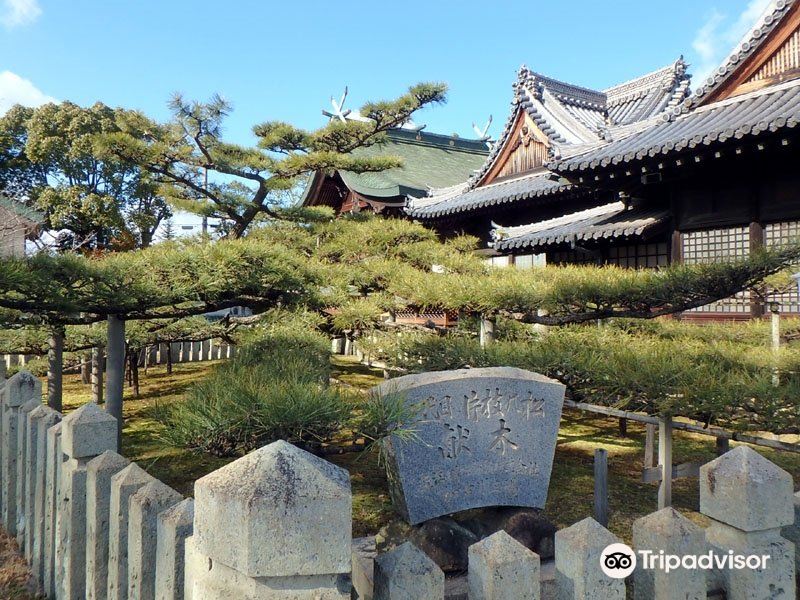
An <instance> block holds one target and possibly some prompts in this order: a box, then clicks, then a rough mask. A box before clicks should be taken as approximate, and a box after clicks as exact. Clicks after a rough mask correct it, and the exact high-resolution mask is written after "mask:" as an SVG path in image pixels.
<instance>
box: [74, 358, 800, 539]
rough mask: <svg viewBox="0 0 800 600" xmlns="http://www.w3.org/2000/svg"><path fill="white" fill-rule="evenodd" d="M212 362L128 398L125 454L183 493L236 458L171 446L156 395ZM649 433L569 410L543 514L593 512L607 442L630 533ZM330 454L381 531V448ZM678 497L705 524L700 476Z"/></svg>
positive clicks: (351, 364) (344, 371) (682, 482)
mask: <svg viewBox="0 0 800 600" xmlns="http://www.w3.org/2000/svg"><path fill="white" fill-rule="evenodd" d="M332 361H333V377H334V378H335V379H336V381H338V382H339V384H340V385H345V386H348V387H353V388H357V389H368V388H370V387H372V386H374V385H376V384H378V383H380V382H382V381H383V371H382V370H380V369H375V368H372V367H367V366H365V365H361V364H359V363H358V362H356V361H355V360H354V359H352V358H344V357H339V356H335V357H333V358H332ZM214 365H215V363H213V362H211V363H208V362H204V363H186V364H180V365H175V368H174V371H173V374H172V375H171V376H168V375H167V374H166V372H165V370H164V369H163V368H162V367H156V368H151V369H150V370H149V371H148V373H147V374H144V373H142V374H141V377H140V380H141V394H140V396H139V397H138V398H133V397H130V396H126V398H125V403H124V406H125V417H126V424H125V428H124V430H123V450H122V451H123V454H124V455H125V456H126V457H128V458H130V459H131V460H135V461H137V462H138V463H139V464H140V465H141V466H142V467H143V468H144V469H145V470H147V471H148V472H149V473H150V474H151V475H153V476H154V477H157V478H158V479H160V480H161V481H163V482H164V483H166V484H167V485H170V486H172V487H173V488H175V489H176V490H178V491H179V492H181V493H182V494H184V495H192V488H193V483H194V481H195V480H196V479H198V478H199V477H202V476H203V475H205V474H207V473H209V472H211V471H213V470H215V469H217V468H219V467H221V466H223V465H225V464H227V463H228V462H229V461H230V460H232V459H220V458H214V457H211V456H209V455H206V454H199V453H196V452H192V451H189V450H184V449H181V448H175V447H172V446H169V445H168V444H166V443H165V442H164V441H163V440H162V438H161V436H160V431H161V424H160V423H159V422H158V421H157V420H155V418H154V416H153V413H154V412H155V411H153V408H154V407H155V406H156V403H168V402H174V401H176V400H179V399H180V398H181V397H182V394H183V392H184V391H185V390H186V389H187V387H188V386H189V385H191V384H192V383H193V382H195V381H198V380H200V379H201V378H203V377H204V376H205V375H207V374H208V373H209V372H210V370H211V369H213V368H214ZM64 391H65V408H66V410H70V409H73V408H76V407H77V406H80V405H81V404H82V403H84V402H86V401H88V399H89V389H88V386H85V385H83V384H81V383H80V379H79V377H78V376H73V375H70V376H67V377H65V382H64ZM126 392H127V390H126ZM644 437H645V429H644V426H640V425H638V424H636V423H633V422H631V423H629V426H628V435H627V437H621V436H620V435H619V430H618V424H617V420H616V419H605V418H598V417H597V416H595V415H589V414H587V413H580V412H575V411H566V412H565V413H564V415H563V418H562V422H561V428H560V431H559V438H558V444H557V446H556V457H555V461H554V467H553V473H552V477H551V482H550V493H549V497H548V501H547V505H546V507H545V514H546V515H547V516H548V517H549V518H550V519H551V520H552V521H553V522H554V523H555V524H556V525H558V526H559V527H566V526H569V525H571V524H573V523H575V522H577V521H579V520H581V519H583V518H584V517H587V516H591V515H592V513H593V456H594V451H595V449H596V448H605V449H606V450H607V451H608V462H609V503H610V514H611V521H610V523H609V529H611V530H612V531H613V532H614V533H615V534H617V535H618V536H620V537H621V538H623V539H626V540H630V536H631V525H632V523H633V521H634V520H636V519H637V518H639V517H641V516H644V515H646V514H648V513H650V512H652V511H654V510H655V509H656V507H657V500H656V497H657V486H656V485H655V484H644V483H642V482H641V471H642V466H643V464H642V463H643V458H644ZM733 445H735V443H734V444H732V446H733ZM757 450H758V452H760V453H761V454H763V455H764V456H766V457H767V458H768V459H770V460H771V461H773V462H775V463H776V464H778V465H779V466H781V467H782V468H784V469H786V470H787V471H789V472H790V473H791V474H792V476H793V477H794V478H795V480H796V481H798V482H800V455H798V454H791V453H787V452H780V451H777V450H771V449H767V448H758V449H757ZM673 454H674V462H675V464H679V463H683V462H700V463H703V462H707V461H709V460H712V459H713V458H714V457H715V454H714V438H712V437H706V436H701V435H698V434H689V433H685V432H676V433H675V437H674V448H673ZM329 460H331V461H332V462H334V463H336V464H338V465H340V466H342V467H344V468H346V469H347V470H348V471H350V473H351V476H352V485H353V528H354V535H356V536H362V535H367V534H370V533H375V532H376V531H377V530H378V529H379V528H380V527H382V526H383V525H385V524H386V523H388V522H389V521H391V520H392V519H393V518H395V513H394V511H393V509H392V505H391V499H390V497H389V493H388V488H387V484H386V477H385V475H384V472H383V469H382V467H381V466H380V465H379V464H378V460H377V456H375V455H373V454H343V455H338V456H331V457H329ZM673 502H674V506H675V508H677V509H678V510H680V511H681V512H682V513H684V514H686V515H687V516H688V517H689V518H691V519H693V520H695V521H696V522H698V523H700V524H702V523H703V522H704V518H703V517H702V515H700V514H699V513H698V512H697V510H698V506H699V496H698V485H697V480H696V479H679V480H676V481H675V482H673Z"/></svg>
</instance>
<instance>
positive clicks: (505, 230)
mask: <svg viewBox="0 0 800 600" xmlns="http://www.w3.org/2000/svg"><path fill="white" fill-rule="evenodd" d="M624 208H625V203H624V202H620V201H619V200H618V201H616V202H610V203H608V204H603V205H601V206H593V207H592V208H587V209H584V210H579V211H576V212H572V213H567V214H566V215H561V216H560V217H554V218H552V219H546V220H544V221H537V222H536V223H528V224H527V225H514V226H511V227H503V226H501V225H497V226H496V227H493V228H492V232H491V235H492V239H498V237H499V236H507V237H512V236H515V235H524V234H527V233H536V232H537V231H543V230H544V229H550V228H551V227H557V226H559V225H563V224H566V223H571V222H572V221H574V220H580V219H583V218H587V219H588V218H589V217H595V216H599V215H603V214H606V213H610V212H612V211H620V210H623V209H624ZM496 236H497V237H496Z"/></svg>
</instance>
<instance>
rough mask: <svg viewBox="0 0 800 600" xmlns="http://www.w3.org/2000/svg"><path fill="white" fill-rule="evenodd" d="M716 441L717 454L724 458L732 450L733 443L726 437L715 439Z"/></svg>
mask: <svg viewBox="0 0 800 600" xmlns="http://www.w3.org/2000/svg"><path fill="white" fill-rule="evenodd" d="M715 439H716V443H715V451H716V453H717V456H722V455H723V454H725V453H726V452H727V451H728V450H730V448H731V441H730V440H729V439H728V438H726V437H718V438H715Z"/></svg>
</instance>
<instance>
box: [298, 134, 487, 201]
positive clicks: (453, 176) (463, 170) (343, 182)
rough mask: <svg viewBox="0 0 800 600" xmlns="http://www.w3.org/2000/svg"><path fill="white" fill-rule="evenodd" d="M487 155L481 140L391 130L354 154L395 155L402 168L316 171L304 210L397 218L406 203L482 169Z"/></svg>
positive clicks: (460, 180) (462, 180) (463, 179)
mask: <svg viewBox="0 0 800 600" xmlns="http://www.w3.org/2000/svg"><path fill="white" fill-rule="evenodd" d="M488 153H489V150H488V148H487V146H486V143H485V142H484V141H482V140H467V139H461V138H459V137H457V136H447V135H440V134H436V133H427V132H425V131H422V130H417V129H410V128H396V129H391V130H389V131H388V132H387V134H386V139H385V140H384V141H383V142H381V143H378V144H374V145H372V146H368V147H365V148H359V149H357V150H355V151H354V153H353V154H355V155H357V156H396V157H399V158H400V159H402V161H403V166H402V167H400V168H396V169H389V170H387V171H381V172H377V173H352V172H348V171H339V170H335V171H327V172H325V171H317V172H316V173H315V174H314V175H313V177H312V178H311V181H310V182H309V184H308V186H307V187H306V189H305V193H304V195H303V199H302V202H303V206H330V207H332V208H333V209H334V210H335V211H336V213H337V214H340V213H346V212H360V211H364V210H368V211H372V212H375V213H378V214H383V215H386V216H396V215H402V214H403V210H404V208H405V206H406V203H407V201H408V200H409V199H411V198H420V197H423V196H426V195H428V193H430V191H431V189H435V188H443V187H449V186H452V185H455V184H458V183H462V182H464V181H466V180H467V179H468V178H469V177H470V176H471V175H472V174H473V173H474V172H475V171H476V170H477V169H479V168H480V167H481V165H483V163H484V162H485V160H486V157H487V155H488Z"/></svg>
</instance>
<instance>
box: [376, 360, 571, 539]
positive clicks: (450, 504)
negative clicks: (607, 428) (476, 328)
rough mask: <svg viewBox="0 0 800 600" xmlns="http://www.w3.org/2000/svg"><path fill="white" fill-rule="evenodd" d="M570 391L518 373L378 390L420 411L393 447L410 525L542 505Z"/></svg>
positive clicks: (394, 486) (443, 376)
mask: <svg viewBox="0 0 800 600" xmlns="http://www.w3.org/2000/svg"><path fill="white" fill-rule="evenodd" d="M564 391H565V388H564V385H562V384H561V383H559V382H557V381H555V380H553V379H550V378H548V377H545V376H543V375H540V374H538V373H532V372H530V371H525V370H522V369H516V368H511V367H490V368H481V369H461V370H456V371H442V372H434V373H422V374H419V375H406V376H404V377H399V378H397V379H393V380H390V381H387V382H386V383H383V384H381V385H379V386H377V387H376V388H373V390H372V393H373V394H377V395H378V396H379V397H380V398H381V399H382V400H383V401H392V400H391V399H394V401H397V400H400V401H402V402H404V403H405V404H406V406H407V407H409V408H410V409H412V413H413V415H414V422H413V423H410V424H409V425H407V426H404V429H406V430H407V431H408V432H409V433H408V434H407V435H397V434H394V435H392V436H391V437H390V438H389V440H388V442H387V445H386V450H387V459H388V461H387V468H388V469H389V481H390V486H391V491H392V499H393V501H394V503H395V506H396V508H397V509H398V510H399V511H400V513H401V514H402V516H403V517H404V518H405V519H406V520H407V521H408V522H409V523H411V524H412V525H416V524H417V523H421V522H423V521H427V520H428V519H433V518H435V517H440V516H442V515H447V514H451V513H455V512H459V511H463V510H467V509H471V508H482V507H488V506H522V507H532V508H542V507H544V503H545V500H546V499H547V488H548V484H549V482H550V471H551V469H552V466H553V454H554V452H555V446H556V439H557V437H558V426H559V422H560V420H561V409H562V406H563V403H564Z"/></svg>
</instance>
